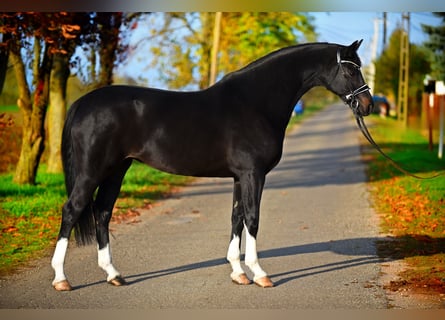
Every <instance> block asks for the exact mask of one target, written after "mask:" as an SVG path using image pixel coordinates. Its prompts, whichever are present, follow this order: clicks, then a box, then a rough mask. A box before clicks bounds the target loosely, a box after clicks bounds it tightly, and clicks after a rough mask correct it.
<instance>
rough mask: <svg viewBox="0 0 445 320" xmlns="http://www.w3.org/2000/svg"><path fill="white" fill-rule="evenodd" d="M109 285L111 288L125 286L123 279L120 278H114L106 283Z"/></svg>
mask: <svg viewBox="0 0 445 320" xmlns="http://www.w3.org/2000/svg"><path fill="white" fill-rule="evenodd" d="M108 283H109V284H112V285H113V286H116V287H119V286H124V285H126V284H127V282H126V281H125V279H124V278H122V277H121V276H116V277H115V278H113V279H111V280H109V281H108Z"/></svg>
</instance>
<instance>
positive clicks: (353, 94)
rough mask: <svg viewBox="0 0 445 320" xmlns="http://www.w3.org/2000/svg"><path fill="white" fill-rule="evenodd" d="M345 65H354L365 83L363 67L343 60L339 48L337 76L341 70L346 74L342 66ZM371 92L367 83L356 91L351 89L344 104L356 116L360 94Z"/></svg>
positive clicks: (345, 95)
mask: <svg viewBox="0 0 445 320" xmlns="http://www.w3.org/2000/svg"><path fill="white" fill-rule="evenodd" d="M344 63H349V64H352V65H353V66H354V67H355V68H357V69H358V70H359V71H360V76H361V77H362V80H363V82H365V79H364V77H363V74H362V72H361V67H360V66H359V65H358V64H357V63H355V62H353V61H350V60H343V59H342V58H341V57H340V48H339V49H337V65H338V69H337V74H338V70H341V71H342V73H343V74H344V73H345V71H344V70H343V66H342V64H344ZM337 74H336V75H335V77H337ZM369 90H371V88H370V87H369V86H368V84H367V83H366V82H365V84H364V85H362V86H361V87H359V88H357V89H355V90H354V89H351V90H350V93H347V94H344V97H345V100H344V102H345V103H346V104H347V105H348V106H349V107H350V108H351V109H352V111H353V112H354V114H355V115H357V114H358V107H359V102H358V100H357V96H358V95H359V94H361V93H363V92H366V91H369Z"/></svg>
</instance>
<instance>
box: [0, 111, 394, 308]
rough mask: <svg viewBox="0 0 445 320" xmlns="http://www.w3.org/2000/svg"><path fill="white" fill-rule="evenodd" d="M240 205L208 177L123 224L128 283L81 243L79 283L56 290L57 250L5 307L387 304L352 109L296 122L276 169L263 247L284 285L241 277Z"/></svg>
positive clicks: (0, 298)
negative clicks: (234, 211) (237, 271)
mask: <svg viewBox="0 0 445 320" xmlns="http://www.w3.org/2000/svg"><path fill="white" fill-rule="evenodd" d="M231 203H232V181H231V180H230V179H229V180H228V179H198V180H197V181H196V183H194V184H192V185H190V186H187V187H185V188H183V189H182V191H181V192H179V193H177V194H175V195H174V196H173V197H172V198H170V199H168V200H165V201H162V202H160V203H159V204H158V205H156V206H154V208H152V209H150V210H142V211H141V212H142V214H141V216H140V217H139V219H140V222H136V223H130V224H119V225H112V229H113V232H112V233H113V237H112V242H111V244H112V250H113V257H114V262H115V266H116V267H117V268H118V269H119V270H120V271H121V272H122V274H123V275H124V276H125V278H126V280H127V281H128V283H129V285H127V286H123V287H113V286H111V285H108V284H107V283H106V281H105V274H104V272H103V271H102V270H100V269H99V267H97V262H96V261H97V257H96V248H95V246H88V247H81V248H77V247H76V246H75V245H74V244H72V245H71V247H70V249H69V250H68V255H67V261H66V273H67V276H68V279H69V280H70V281H71V284H72V285H73V287H74V290H73V291H71V292H56V291H55V290H54V289H53V288H52V286H51V281H52V277H53V272H52V269H51V267H50V258H51V257H47V258H44V259H42V260H39V261H38V262H37V263H36V266H35V267H34V268H32V269H27V270H24V271H22V272H20V273H19V274H17V275H15V276H12V277H11V278H10V279H7V280H2V281H1V282H0V307H1V308H65V309H66V308H117V309H121V308H137V309H144V308H147V309H156V308H194V309H200V308H207V309H208V308H227V309H232V308H238V309H239V308H261V309H273V308H282V309H293V308H302V309H303V308H304V309H325V308H347V309H351V308H352V309H364V308H366V309H376V308H379V309H381V308H387V305H388V302H387V298H386V295H385V292H384V290H383V289H382V288H381V287H380V286H379V285H378V278H379V271H380V264H379V259H378V257H377V256H376V250H375V246H374V242H375V240H376V238H377V237H378V228H377V220H376V217H375V213H374V212H373V210H372V209H371V207H370V205H369V202H368V192H367V190H366V186H365V174H364V165H363V163H362V162H361V160H360V150H359V143H358V131H357V129H356V127H355V122H354V120H353V118H352V117H351V114H350V111H349V110H348V108H347V107H346V106H344V105H334V106H331V107H329V108H327V109H326V110H324V111H322V112H320V113H319V114H317V115H315V116H314V117H312V118H310V119H309V120H307V121H305V122H304V123H302V124H301V125H299V126H298V127H297V128H296V129H295V130H293V132H292V133H290V134H289V135H288V137H287V138H286V140H285V150H284V154H283V158H282V161H281V162H280V164H279V166H277V168H275V169H274V170H273V171H272V172H271V173H270V174H269V175H268V177H267V181H266V187H265V191H264V194H263V200H262V208H261V209H262V211H261V223H260V231H259V238H258V250H259V256H260V262H261V263H262V266H263V268H264V269H265V270H266V271H267V272H268V273H269V275H270V277H271V279H272V281H274V283H275V287H274V288H268V289H262V288H259V287H257V286H255V285H249V286H237V285H235V284H233V283H232V282H231V280H230V276H229V275H230V272H231V270H230V266H229V265H228V263H227V262H226V260H225V255H226V251H227V247H228V244H229V237H230V215H231Z"/></svg>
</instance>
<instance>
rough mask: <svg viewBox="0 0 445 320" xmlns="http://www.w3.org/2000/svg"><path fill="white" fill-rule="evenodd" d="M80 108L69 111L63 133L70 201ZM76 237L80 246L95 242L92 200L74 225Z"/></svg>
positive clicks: (65, 168)
mask: <svg viewBox="0 0 445 320" xmlns="http://www.w3.org/2000/svg"><path fill="white" fill-rule="evenodd" d="M78 107H79V103H78V102H75V103H74V104H73V105H72V106H71V108H70V109H69V110H68V113H67V117H66V120H65V125H64V127H63V133H62V162H63V171H64V173H65V187H66V193H67V195H68V199H69V198H70V196H71V193H72V191H73V188H74V183H75V181H76V175H77V173H76V170H75V165H74V159H73V158H74V148H73V137H72V133H71V129H72V126H73V121H74V116H75V114H76V110H77V108H78ZM74 236H75V238H76V242H77V244H78V245H86V244H90V243H92V242H93V239H94V237H95V223H94V216H93V201H92V199H91V201H90V202H89V203H88V205H87V206H86V207H85V209H84V210H83V212H82V214H81V215H80V217H79V219H78V220H77V222H76V223H75V225H74Z"/></svg>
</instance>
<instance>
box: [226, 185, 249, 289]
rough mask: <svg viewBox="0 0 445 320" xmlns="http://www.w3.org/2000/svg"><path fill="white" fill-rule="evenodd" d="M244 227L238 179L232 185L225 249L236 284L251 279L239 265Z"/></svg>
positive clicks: (245, 282) (246, 282) (242, 283)
mask: <svg viewBox="0 0 445 320" xmlns="http://www.w3.org/2000/svg"><path fill="white" fill-rule="evenodd" d="M243 227H244V209H243V205H242V203H241V187H240V182H239V180H238V179H235V183H234V186H233V207H232V233H231V240H230V244H229V250H228V251H227V260H228V261H229V262H230V265H231V267H232V273H231V274H230V277H231V278H232V281H233V282H234V283H236V284H241V285H246V284H250V283H251V281H250V280H249V278H247V276H246V273H245V272H244V270H243V268H242V267H241V236H242V233H243Z"/></svg>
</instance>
